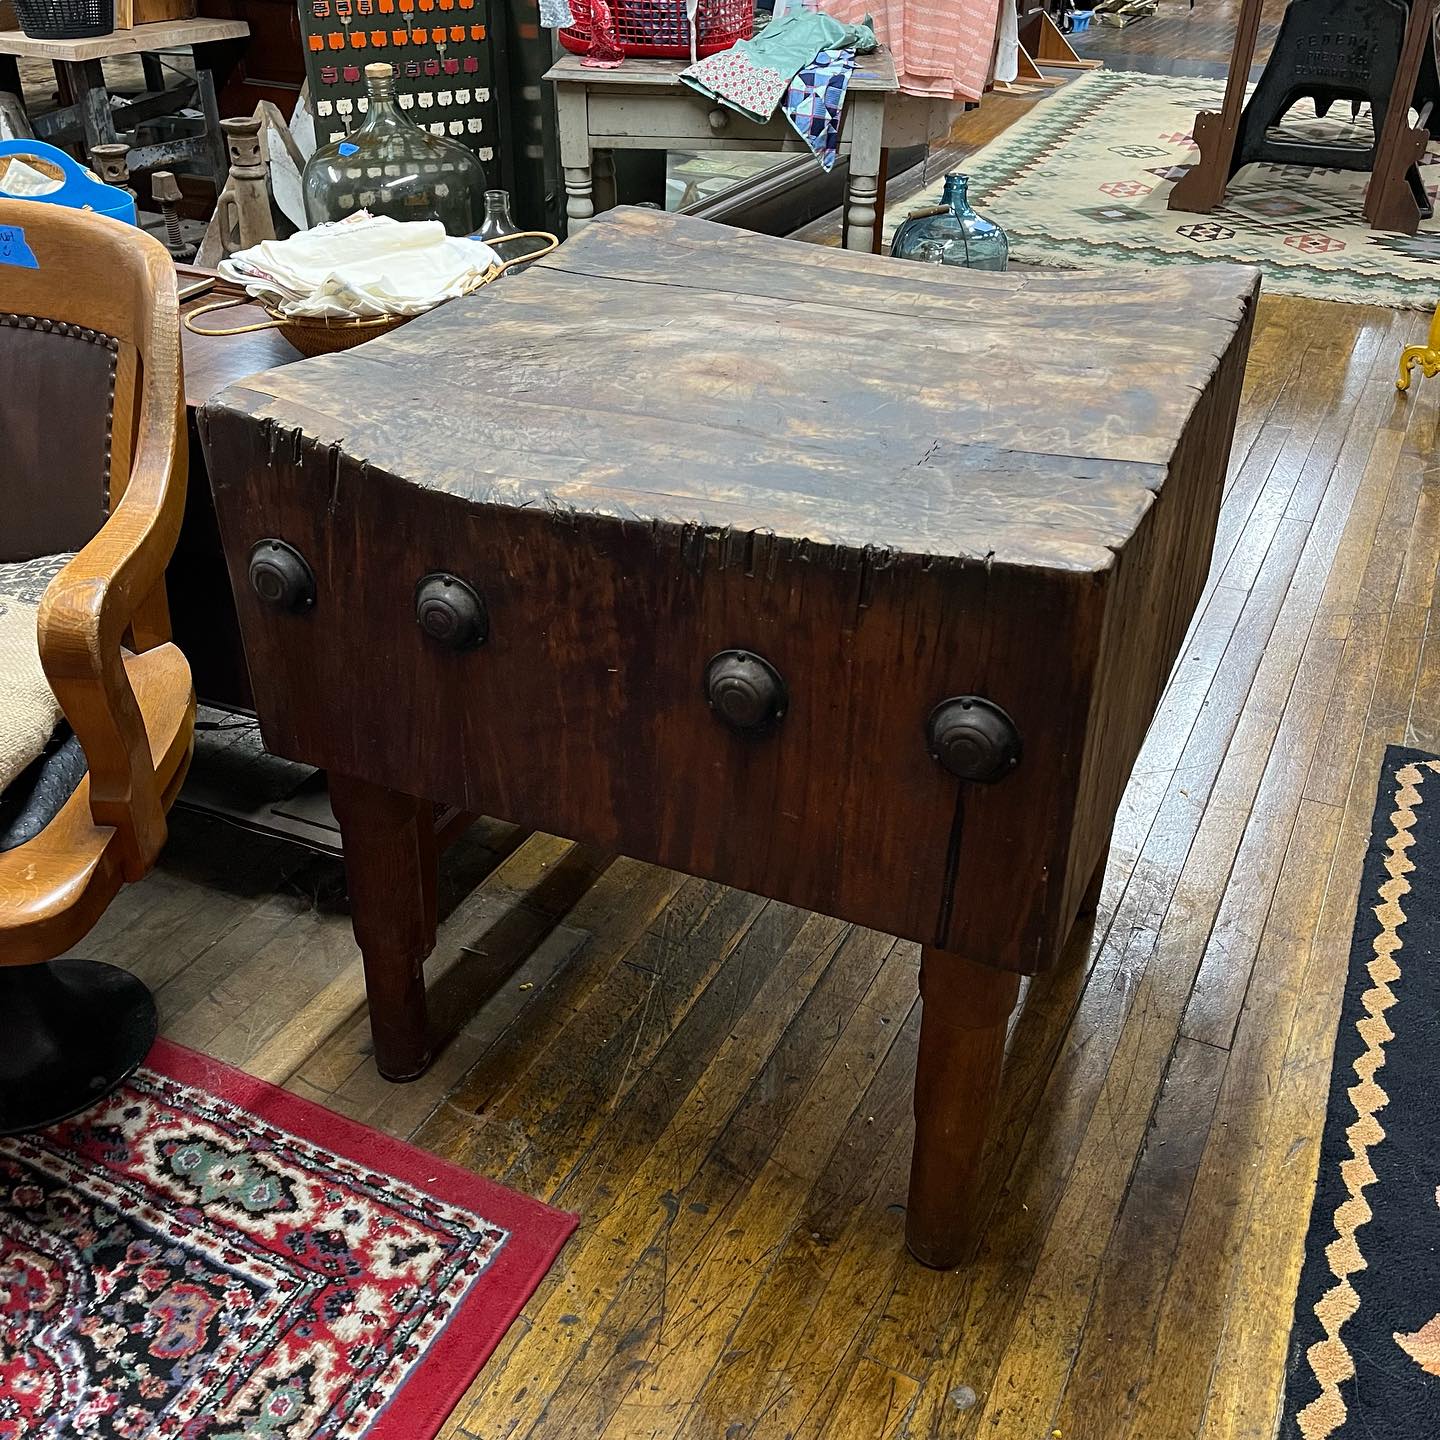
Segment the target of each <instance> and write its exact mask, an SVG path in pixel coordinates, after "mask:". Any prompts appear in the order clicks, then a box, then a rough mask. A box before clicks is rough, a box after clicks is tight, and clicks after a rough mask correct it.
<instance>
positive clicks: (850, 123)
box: [845, 91, 885, 255]
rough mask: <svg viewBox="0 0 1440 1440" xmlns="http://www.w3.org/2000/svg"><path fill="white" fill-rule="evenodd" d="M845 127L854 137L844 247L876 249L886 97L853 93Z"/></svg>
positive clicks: (863, 92) (852, 139)
mask: <svg viewBox="0 0 1440 1440" xmlns="http://www.w3.org/2000/svg"><path fill="white" fill-rule="evenodd" d="M847 109H848V112H849V113H848V114H847V115H846V117H845V124H846V126H847V128H848V131H849V135H850V138H851V146H850V183H849V186H848V188H847V190H846V195H845V248H846V249H847V250H862V251H864V252H865V253H866V254H867V255H868V254H869V253H870V252H871V251H872V250H873V249H874V245H875V228H876V226H877V225H878V224H879V222H880V153H881V140H882V137H883V134H884V130H885V97H884V96H883V95H882V94H880V93H879V92H873V93H872V92H870V91H861V92H859V93H857V92H854V91H852V92H851V94H850V97H849V100H848V102H847Z"/></svg>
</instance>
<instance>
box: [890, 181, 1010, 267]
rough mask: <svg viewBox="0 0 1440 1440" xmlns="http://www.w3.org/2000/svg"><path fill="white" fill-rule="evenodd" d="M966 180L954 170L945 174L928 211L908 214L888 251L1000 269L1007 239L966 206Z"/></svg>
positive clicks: (900, 256) (913, 257) (938, 261)
mask: <svg viewBox="0 0 1440 1440" xmlns="http://www.w3.org/2000/svg"><path fill="white" fill-rule="evenodd" d="M968 186H969V180H968V178H967V177H966V176H964V175H962V174H961V173H960V172H959V171H958V170H953V171H951V173H950V174H948V175H947V176H946V177H945V194H944V197H943V199H942V201H941V203H940V204H939V205H937V206H936V207H935V209H934V210H933V211H931V212H925V211H922V212H921V213H920V214H918V215H912V216H911V217H910V219H908V220H906V221H905V222H904V223H903V224H901V226H900V228H899V229H898V230H896V232H895V238H894V239H893V240H892V241H891V242H890V253H891V254H892V255H893V256H895V257H896V258H897V259H900V260H922V261H928V262H929V263H930V264H931V265H964V266H966V267H967V268H969V269H971V270H1003V269H1004V268H1005V262H1006V261H1007V260H1008V259H1009V258H1010V242H1009V241H1008V240H1007V239H1006V238H1005V232H1004V231H1003V230H1002V229H1001V228H1000V227H999V226H998V225H997V224H996V223H995V222H994V221H993V220H987V219H986V218H985V217H984V216H983V215H979V214H977V213H976V212H975V211H974V210H972V209H971V208H970V201H969V199H968V197H967V195H966V190H967V188H968Z"/></svg>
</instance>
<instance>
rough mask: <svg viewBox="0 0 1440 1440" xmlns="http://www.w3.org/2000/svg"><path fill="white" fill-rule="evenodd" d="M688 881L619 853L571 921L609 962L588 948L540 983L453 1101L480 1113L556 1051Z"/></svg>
mask: <svg viewBox="0 0 1440 1440" xmlns="http://www.w3.org/2000/svg"><path fill="white" fill-rule="evenodd" d="M684 880H685V877H684V876H683V875H678V874H676V873H675V872H674V871H670V870H661V869H658V868H657V867H655V866H653V865H643V864H641V863H640V862H639V861H638V860H629V859H627V858H625V857H624V856H621V857H620V858H619V859H617V860H616V861H615V862H614V864H613V865H611V867H610V869H609V870H607V871H606V873H605V876H604V877H603V879H602V880H601V881H600V882H598V883H597V884H596V885H595V886H594V887H592V888H591V890H590V891H589V893H588V894H587V895H586V897H585V900H584V901H583V902H582V903H583V906H584V908H583V911H582V912H581V913H580V914H579V915H572V916H571V917H569V918H570V920H571V923H574V924H576V925H578V926H580V928H582V929H587V930H589V931H591V932H592V933H593V934H594V935H595V936H596V937H597V940H596V942H595V944H594V945H593V946H592V947H591V949H592V950H593V949H595V948H598V947H599V946H600V945H602V944H603V946H604V948H605V956H604V960H603V961H602V962H601V963H596V961H595V959H594V957H593V955H592V954H588V953H587V955H586V957H585V960H586V963H584V964H583V965H577V966H571V967H569V968H567V969H565V970H563V971H561V972H560V973H559V974H557V975H556V976H555V977H554V978H553V979H552V980H551V981H550V982H549V983H548V984H547V985H545V986H543V987H538V986H537V988H536V991H535V993H534V994H533V996H532V1001H531V1004H530V1005H529V1006H527V1007H526V1009H525V1010H524V1011H523V1012H522V1013H521V1014H520V1015H519V1016H517V1017H516V1020H515V1023H514V1024H512V1025H509V1026H507V1027H506V1028H504V1029H503V1030H502V1031H501V1033H500V1034H499V1035H498V1036H497V1037H496V1040H495V1043H494V1044H493V1045H492V1046H491V1047H490V1048H489V1049H487V1050H486V1051H485V1052H484V1054H483V1055H482V1056H481V1057H480V1058H479V1059H478V1060H477V1062H476V1063H475V1065H474V1066H473V1067H472V1068H471V1070H470V1072H469V1073H468V1074H467V1075H466V1076H465V1078H464V1079H463V1080H462V1082H461V1083H460V1084H459V1085H457V1086H456V1087H455V1089H454V1091H453V1092H452V1093H451V1095H450V1097H449V1101H448V1103H449V1106H450V1107H451V1108H453V1109H455V1110H456V1111H459V1112H462V1113H464V1114H466V1115H467V1116H473V1115H478V1114H480V1113H481V1112H482V1111H484V1110H485V1109H486V1108H487V1107H488V1106H489V1105H491V1104H492V1103H494V1101H495V1099H496V1098H497V1097H498V1096H499V1095H501V1094H503V1093H504V1092H505V1091H506V1090H508V1089H510V1088H512V1087H513V1086H515V1085H517V1084H519V1083H520V1082H521V1079H522V1077H523V1076H524V1075H525V1074H526V1073H527V1072H528V1071H529V1070H530V1069H531V1068H532V1067H533V1066H534V1065H536V1064H538V1063H539V1062H540V1060H541V1057H543V1056H546V1055H547V1054H549V1053H550V1050H551V1046H552V1045H553V1044H554V1043H555V1041H556V1039H557V1037H559V1036H561V1035H563V1034H564V1032H565V1029H566V1026H567V1024H569V1023H570V1022H571V1021H573V1020H574V1018H575V1017H576V1015H578V1014H579V1013H580V1009H581V1006H582V1005H583V1003H584V1002H585V1000H586V999H587V998H588V997H589V996H590V995H591V994H592V993H593V992H594V990H595V989H596V987H597V986H598V985H599V984H600V983H601V982H602V981H603V980H604V979H605V977H606V976H607V975H609V973H610V970H611V969H612V968H613V966H614V964H616V963H617V962H618V961H619V960H620V959H621V957H622V956H624V955H625V954H627V953H628V951H629V950H630V948H631V947H632V946H633V945H634V944H635V943H636V942H637V941H638V940H639V938H640V935H641V934H642V933H643V932H644V930H645V929H647V928H648V927H649V926H650V925H651V924H653V923H654V921H655V920H656V918H657V917H658V916H659V915H660V913H661V911H662V910H664V908H665V906H666V905H667V904H668V903H669V901H670V900H671V899H672V898H673V897H674V895H675V892H676V891H677V890H679V888H680V886H681V885H682V884H683V883H684ZM477 1018H478V1017H477ZM472 1023H473V1022H472ZM567 1043H568V1038H567Z"/></svg>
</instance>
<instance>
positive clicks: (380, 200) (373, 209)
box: [303, 65, 485, 235]
mask: <svg viewBox="0 0 1440 1440" xmlns="http://www.w3.org/2000/svg"><path fill="white" fill-rule="evenodd" d="M365 90H366V93H367V95H368V97H369V104H368V106H367V108H366V112H365V119H364V122H363V123H362V124H361V125H360V127H359V129H357V130H356V131H355V132H354V133H353V134H351V135H347V136H346V137H345V138H344V139H343V140H338V141H336V142H335V143H333V144H331V145H323V146H321V147H320V149H318V150H317V151H316V152H315V153H314V155H312V156H311V157H310V160H309V162H308V163H307V164H306V166H305V175H304V181H303V184H304V189H305V216H306V218H307V219H308V220H309V221H310V223H311V224H312V225H320V224H323V223H324V222H325V221H327V220H343V219H344V218H345V217H346V216H347V215H353V214H354V213H355V212H356V211H357V210H368V211H369V212H370V213H371V214H372V215H388V216H390V217H391V218H392V219H394V220H439V221H440V222H441V224H443V225H444V227H445V229H446V231H447V233H449V234H451V235H469V234H472V233H473V232H474V231H475V229H476V227H477V226H478V225H479V223H480V213H481V212H480V203H481V199H480V197H481V196H482V195H483V194H484V193H485V170H484V167H483V166H482V165H481V164H480V162H479V160H477V159H476V158H475V156H474V155H473V154H471V152H470V151H469V150H467V149H466V148H465V147H464V146H463V145H457V144H456V143H455V142H454V141H453V140H446V139H443V138H442V137H441V136H439V135H432V134H431V133H430V132H429V131H428V130H425V129H423V128H422V127H421V126H419V125H412V124H411V123H410V121H408V120H407V119H405V117H404V116H403V115H402V114H401V113H400V111H399V110H398V109H397V108H396V105H395V79H394V71H393V70H392V68H391V67H390V66H389V65H367V66H366V67H365Z"/></svg>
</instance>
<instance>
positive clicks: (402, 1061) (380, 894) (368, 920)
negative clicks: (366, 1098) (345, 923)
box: [330, 771, 439, 1080]
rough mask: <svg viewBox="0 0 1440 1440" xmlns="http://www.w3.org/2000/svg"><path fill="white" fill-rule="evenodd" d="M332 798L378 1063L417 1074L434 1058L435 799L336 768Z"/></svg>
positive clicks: (388, 1073) (390, 1073)
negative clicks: (429, 998) (430, 1012)
mask: <svg viewBox="0 0 1440 1440" xmlns="http://www.w3.org/2000/svg"><path fill="white" fill-rule="evenodd" d="M330 804H331V806H332V807H333V809H334V811H335V818H336V819H337V820H338V821H339V822H340V835H341V839H342V842H343V844H344V847H345V878H346V882H347V885H348V888H349V891H350V915H351V921H352V923H353V925H354V927H355V939H356V940H357V941H358V942H359V945H360V954H361V956H362V958H363V959H364V962H365V993H366V995H367V996H368V997H369V1000H370V1034H371V1036H372V1037H373V1039H374V1042H375V1063H376V1065H377V1066H378V1067H379V1070H380V1073H381V1074H382V1075H383V1076H384V1077H385V1078H386V1079H387V1080H414V1079H415V1078H416V1077H417V1076H419V1075H422V1074H424V1072H425V1069H426V1067H427V1066H428V1065H429V1064H430V1035H429V1021H428V1017H427V1015H426V1008H425V971H424V966H425V957H426V956H427V955H429V953H430V952H431V950H433V949H434V948H435V926H436V880H437V873H438V865H439V852H438V849H437V846H436V843H435V807H434V806H433V805H432V804H431V803H430V802H429V801H428V800H421V799H418V798H416V797H415V796H413V795H402V794H400V793H399V792H398V791H395V790H387V789H385V788H383V787H382V786H379V785H373V784H371V783H370V782H369V781H367V780H357V779H354V778H353V777H351V776H348V775H337V774H335V773H334V772H333V771H332V772H331V774H330Z"/></svg>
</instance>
